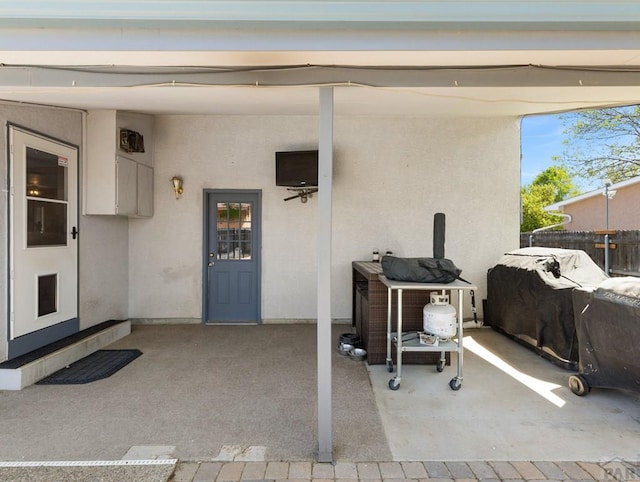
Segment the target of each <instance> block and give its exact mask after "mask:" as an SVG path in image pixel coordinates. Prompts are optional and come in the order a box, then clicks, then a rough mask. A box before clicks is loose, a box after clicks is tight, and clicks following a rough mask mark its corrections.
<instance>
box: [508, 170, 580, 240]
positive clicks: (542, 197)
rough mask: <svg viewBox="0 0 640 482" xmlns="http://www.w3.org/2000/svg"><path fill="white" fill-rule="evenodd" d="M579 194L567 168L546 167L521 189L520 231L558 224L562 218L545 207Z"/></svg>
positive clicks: (524, 231)
mask: <svg viewBox="0 0 640 482" xmlns="http://www.w3.org/2000/svg"><path fill="white" fill-rule="evenodd" d="M577 194H578V190H577V188H576V187H575V185H574V184H573V182H572V180H571V176H570V175H569V173H568V172H567V171H566V169H564V168H563V167H561V166H551V167H549V168H547V169H545V170H544V171H542V172H541V173H540V174H538V175H537V176H536V178H535V179H534V180H533V182H532V183H531V184H530V185H528V186H525V187H523V188H522V189H521V191H520V195H521V200H522V224H521V225H520V232H522V233H526V232H530V231H533V230H534V229H538V228H542V227H545V226H551V225H553V224H558V223H559V222H561V221H562V218H561V217H560V216H554V215H553V214H551V213H548V212H547V211H545V210H544V207H545V206H548V205H549V204H553V203H556V202H558V201H562V200H563V199H566V198H567V197H571V196H575V195H577ZM554 229H562V228H561V227H557V228H554Z"/></svg>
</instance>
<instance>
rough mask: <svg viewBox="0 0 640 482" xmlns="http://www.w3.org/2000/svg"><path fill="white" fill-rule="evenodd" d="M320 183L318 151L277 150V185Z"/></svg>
mask: <svg viewBox="0 0 640 482" xmlns="http://www.w3.org/2000/svg"><path fill="white" fill-rule="evenodd" d="M317 185H318V151H317V150H315V151H285V152H276V186H286V187H309V186H317Z"/></svg>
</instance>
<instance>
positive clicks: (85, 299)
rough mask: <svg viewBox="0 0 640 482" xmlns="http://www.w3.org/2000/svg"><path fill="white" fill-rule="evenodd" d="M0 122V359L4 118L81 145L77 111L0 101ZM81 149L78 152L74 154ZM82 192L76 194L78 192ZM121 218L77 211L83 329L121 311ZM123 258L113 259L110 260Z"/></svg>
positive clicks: (1, 334)
mask: <svg viewBox="0 0 640 482" xmlns="http://www.w3.org/2000/svg"><path fill="white" fill-rule="evenodd" d="M0 122H1V124H2V127H3V129H4V130H3V133H2V135H1V136H0V152H1V153H2V154H0V155H1V156H2V159H3V168H2V171H1V172H0V179H2V189H3V191H2V196H0V210H1V212H2V213H3V214H2V216H0V246H1V250H2V253H3V255H2V256H1V257H0V270H1V272H2V273H4V274H3V276H2V277H0V313H2V323H0V340H2V342H0V360H4V359H5V358H6V339H7V329H8V322H7V309H8V305H7V303H8V300H7V286H6V283H7V276H6V273H7V269H8V246H7V235H8V232H7V229H8V227H7V216H6V214H7V209H8V195H7V192H6V187H7V172H8V159H7V155H6V152H7V149H6V141H7V136H6V125H7V122H10V123H13V124H17V125H19V126H22V127H25V128H28V129H31V130H34V131H38V132H41V133H43V134H45V135H48V136H51V137H54V138H57V139H60V140H62V141H65V142H68V143H71V144H74V145H76V146H80V145H81V144H82V114H81V113H80V112H77V111H71V110H63V109H54V108H45V107H35V106H25V105H17V104H0ZM81 155H82V151H80V156H81ZM79 176H80V177H81V176H82V159H80V170H79ZM81 194H82V193H80V195H81ZM127 230H128V224H127V220H126V219H116V218H107V217H103V218H98V217H86V216H80V222H79V231H80V238H79V240H80V244H79V257H80V258H79V263H80V276H79V290H80V292H79V300H80V310H79V315H80V326H81V328H86V327H88V326H92V325H95V324H96V323H100V322H102V321H105V320H107V319H109V318H115V317H121V318H126V316H127V296H128V278H127V276H128V273H127V265H126V263H127V254H128V253H127V236H128V233H127ZM120 259H121V260H123V263H122V264H120V263H114V262H113V260H120Z"/></svg>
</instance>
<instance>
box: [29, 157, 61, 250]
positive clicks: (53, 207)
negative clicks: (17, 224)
mask: <svg viewBox="0 0 640 482" xmlns="http://www.w3.org/2000/svg"><path fill="white" fill-rule="evenodd" d="M26 150H27V155H26V160H27V162H26V170H27V172H26V186H25V195H26V200H27V222H26V229H27V237H26V239H27V247H28V248H32V247H38V246H66V245H67V232H68V230H67V201H68V193H67V189H68V186H67V184H68V181H67V173H68V171H67V166H68V159H66V158H63V157H60V156H57V155H55V154H50V153H48V152H44V151H40V150H38V149H34V148H31V147H27V148H26Z"/></svg>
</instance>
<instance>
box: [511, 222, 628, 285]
mask: <svg viewBox="0 0 640 482" xmlns="http://www.w3.org/2000/svg"><path fill="white" fill-rule="evenodd" d="M608 232H609V233H610V234H609V274H610V275H612V276H640V231H608ZM531 237H532V238H533V239H532V241H533V244H532V246H545V247H548V248H565V249H580V250H582V251H585V252H586V253H587V254H588V255H589V256H590V257H591V259H592V260H594V261H595V262H596V263H597V265H598V266H600V268H602V269H605V249H604V245H605V232H604V231H542V232H539V233H535V234H533V235H532V234H531V233H520V247H522V248H524V247H527V246H529V245H530V240H531Z"/></svg>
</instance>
